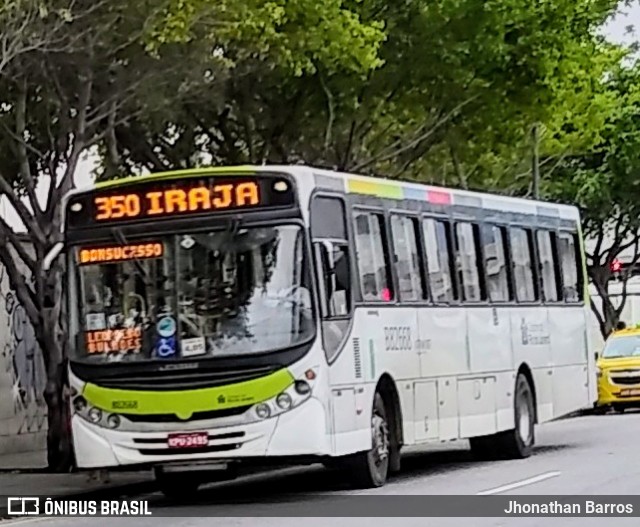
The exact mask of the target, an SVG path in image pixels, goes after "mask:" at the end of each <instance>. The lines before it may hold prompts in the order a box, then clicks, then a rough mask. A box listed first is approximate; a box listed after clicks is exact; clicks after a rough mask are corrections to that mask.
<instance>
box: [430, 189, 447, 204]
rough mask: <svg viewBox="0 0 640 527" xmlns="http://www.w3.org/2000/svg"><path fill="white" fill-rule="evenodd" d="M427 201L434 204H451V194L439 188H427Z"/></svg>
mask: <svg viewBox="0 0 640 527" xmlns="http://www.w3.org/2000/svg"><path fill="white" fill-rule="evenodd" d="M427 201H428V202H429V203H435V204H436V205H451V194H449V193H448V192H442V191H440V190H427Z"/></svg>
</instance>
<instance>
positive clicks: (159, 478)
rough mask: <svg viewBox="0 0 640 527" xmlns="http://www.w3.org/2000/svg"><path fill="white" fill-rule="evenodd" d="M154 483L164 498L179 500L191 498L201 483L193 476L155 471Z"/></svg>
mask: <svg viewBox="0 0 640 527" xmlns="http://www.w3.org/2000/svg"><path fill="white" fill-rule="evenodd" d="M156 483H157V484H158V489H159V490H160V492H162V494H164V496H165V498H168V499H170V500H179V501H182V500H186V499H189V498H193V497H194V496H195V494H196V493H197V492H198V489H199V488H200V485H201V482H200V480H199V479H198V478H194V477H193V476H191V477H188V476H187V475H183V474H164V473H162V472H156Z"/></svg>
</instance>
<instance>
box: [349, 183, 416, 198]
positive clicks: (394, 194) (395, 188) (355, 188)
mask: <svg viewBox="0 0 640 527" xmlns="http://www.w3.org/2000/svg"><path fill="white" fill-rule="evenodd" d="M347 188H348V191H349V192H350V193H352V194H369V195H370V196H377V197H379V198H390V199H403V198H404V193H403V191H402V187H401V186H400V185H394V184H387V183H374V182H370V181H363V180H361V179H350V180H348V182H347Z"/></svg>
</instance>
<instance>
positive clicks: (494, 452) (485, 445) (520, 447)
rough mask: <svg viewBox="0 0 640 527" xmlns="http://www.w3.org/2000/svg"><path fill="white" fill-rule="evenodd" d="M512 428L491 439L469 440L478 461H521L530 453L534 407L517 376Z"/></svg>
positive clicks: (527, 388)
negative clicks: (513, 424)
mask: <svg viewBox="0 0 640 527" xmlns="http://www.w3.org/2000/svg"><path fill="white" fill-rule="evenodd" d="M513 406H514V408H513V412H514V421H515V428H513V429H512V430H506V431H504V432H500V433H498V434H495V435H491V436H484V437H473V438H471V439H470V440H469V442H470V444H471V451H472V453H473V454H474V456H475V457H476V458H478V459H482V460H488V459H523V458H527V457H529V456H530V455H531V453H532V452H533V445H534V443H535V433H534V426H535V404H534V398H533V390H532V388H531V385H530V384H529V381H528V379H527V377H526V376H525V375H523V374H519V375H518V378H517V379H516V387H515V397H514V398H513Z"/></svg>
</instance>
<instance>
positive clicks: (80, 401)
mask: <svg viewBox="0 0 640 527" xmlns="http://www.w3.org/2000/svg"><path fill="white" fill-rule="evenodd" d="M73 408H74V410H75V411H76V412H77V413H81V412H84V411H85V410H86V408H87V401H86V399H85V398H84V397H82V396H80V397H76V398H75V399H74V400H73Z"/></svg>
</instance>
